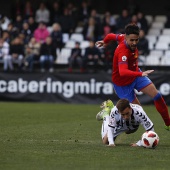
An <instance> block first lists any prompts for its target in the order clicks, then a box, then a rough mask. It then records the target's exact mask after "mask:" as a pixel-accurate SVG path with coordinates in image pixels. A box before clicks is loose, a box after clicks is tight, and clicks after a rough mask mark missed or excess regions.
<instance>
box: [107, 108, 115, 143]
mask: <svg viewBox="0 0 170 170" xmlns="http://www.w3.org/2000/svg"><path fill="white" fill-rule="evenodd" d="M115 108H116V107H114V108H113V109H112V110H111V114H110V120H109V125H108V141H109V145H111V144H114V128H115V127H116V120H115V115H114V112H115Z"/></svg>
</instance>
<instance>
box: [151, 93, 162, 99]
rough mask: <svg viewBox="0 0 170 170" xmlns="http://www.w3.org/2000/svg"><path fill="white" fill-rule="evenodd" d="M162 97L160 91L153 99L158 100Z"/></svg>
mask: <svg viewBox="0 0 170 170" xmlns="http://www.w3.org/2000/svg"><path fill="white" fill-rule="evenodd" d="M161 97H162V95H161V94H160V93H159V92H158V93H157V94H156V96H155V97H154V98H153V100H158V99H160V98H161Z"/></svg>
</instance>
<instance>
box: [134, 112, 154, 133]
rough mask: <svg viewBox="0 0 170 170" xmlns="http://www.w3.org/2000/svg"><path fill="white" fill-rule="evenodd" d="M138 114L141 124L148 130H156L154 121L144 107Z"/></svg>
mask: <svg viewBox="0 0 170 170" xmlns="http://www.w3.org/2000/svg"><path fill="white" fill-rule="evenodd" d="M137 116H138V118H139V122H140V124H141V125H142V126H143V128H144V129H145V130H146V131H149V130H153V131H154V128H153V127H154V125H153V122H152V121H151V120H150V119H149V117H148V116H147V114H146V113H145V111H144V110H143V109H140V111H139V112H137Z"/></svg>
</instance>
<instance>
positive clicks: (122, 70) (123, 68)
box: [119, 62, 142, 77]
mask: <svg viewBox="0 0 170 170" xmlns="http://www.w3.org/2000/svg"><path fill="white" fill-rule="evenodd" d="M119 74H120V76H129V77H137V76H139V77H141V76H142V72H139V71H131V70H129V69H128V63H127V62H119Z"/></svg>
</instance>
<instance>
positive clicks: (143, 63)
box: [138, 55, 146, 66]
mask: <svg viewBox="0 0 170 170" xmlns="http://www.w3.org/2000/svg"><path fill="white" fill-rule="evenodd" d="M145 60H146V58H145V56H143V55H139V58H138V65H139V66H144V65H145V63H146V61H145Z"/></svg>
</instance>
